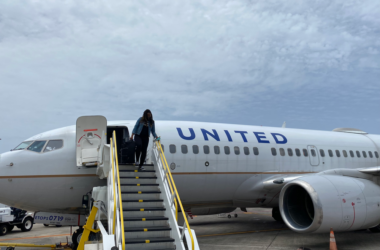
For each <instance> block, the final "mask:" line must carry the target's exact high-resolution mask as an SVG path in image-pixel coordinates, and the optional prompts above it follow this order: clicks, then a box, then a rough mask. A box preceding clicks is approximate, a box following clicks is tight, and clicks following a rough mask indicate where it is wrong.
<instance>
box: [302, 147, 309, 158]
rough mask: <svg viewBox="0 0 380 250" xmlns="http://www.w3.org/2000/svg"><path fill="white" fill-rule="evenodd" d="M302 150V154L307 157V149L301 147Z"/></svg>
mask: <svg viewBox="0 0 380 250" xmlns="http://www.w3.org/2000/svg"><path fill="white" fill-rule="evenodd" d="M302 152H303V155H304V156H305V157H308V156H309V154H308V153H307V149H306V148H304V149H302Z"/></svg>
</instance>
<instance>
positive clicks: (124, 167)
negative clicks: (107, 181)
mask: <svg viewBox="0 0 380 250" xmlns="http://www.w3.org/2000/svg"><path fill="white" fill-rule="evenodd" d="M143 167H144V168H145V169H146V170H154V165H143ZM137 168H138V166H137V167H136V166H134V165H119V170H135V169H137Z"/></svg>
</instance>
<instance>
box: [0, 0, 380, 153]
mask: <svg viewBox="0 0 380 250" xmlns="http://www.w3.org/2000/svg"><path fill="white" fill-rule="evenodd" d="M379 13H380V1H373V0H355V1H353V0H335V1H334V0H333V1H331V0H318V1H312V0H311V1H301V0H275V1H273V0H262V1H261V0H256V1H247V0H236V1H225V0H214V1H212V0H202V1H194V0H182V1H172V0H157V1H154V0H139V1H125V0H92V1H87V0H62V1H56V0H2V1H0V59H1V60H0V138H1V140H0V152H5V151H8V150H10V149H12V148H14V147H15V146H17V145H18V144H19V143H20V142H22V141H23V140H25V139H27V138H29V137H31V136H33V135H35V134H38V133H41V132H44V131H47V130H51V129H55V128H59V127H64V126H69V125H74V124H75V122H76V119H77V118H78V117H79V116H82V115H104V116H105V117H106V118H107V119H108V120H124V119H125V120H135V119H137V118H138V117H139V116H141V115H142V113H143V111H144V110H145V109H147V108H149V109H151V111H152V113H153V116H154V119H155V120H181V121H204V122H218V123H231V124H246V125H262V126H273V127H280V126H281V125H282V123H283V122H284V121H286V123H287V127H291V128H301V129H315V130H327V131H330V130H332V129H334V128H337V127H353V128H359V129H362V130H364V131H366V132H368V133H374V134H380V112H379V109H380V81H379V80H380V15H379Z"/></svg>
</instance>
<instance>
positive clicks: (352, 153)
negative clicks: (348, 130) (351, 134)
mask: <svg viewBox="0 0 380 250" xmlns="http://www.w3.org/2000/svg"><path fill="white" fill-rule="evenodd" d="M350 156H351V157H352V158H354V157H355V155H354V151H352V150H350Z"/></svg>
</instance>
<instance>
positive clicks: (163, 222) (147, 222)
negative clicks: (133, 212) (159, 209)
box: [124, 216, 169, 229]
mask: <svg viewBox="0 0 380 250" xmlns="http://www.w3.org/2000/svg"><path fill="white" fill-rule="evenodd" d="M167 226H169V219H168V218H167V217H165V216H147V217H146V218H142V217H124V228H125V229H126V228H135V227H142V228H147V227H167Z"/></svg>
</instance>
